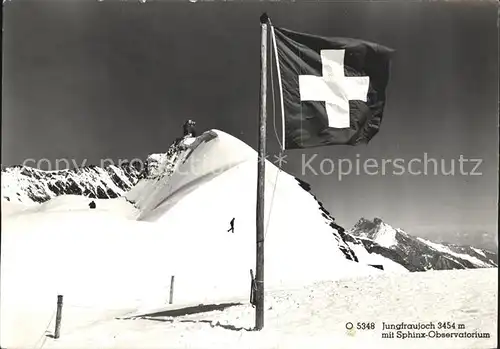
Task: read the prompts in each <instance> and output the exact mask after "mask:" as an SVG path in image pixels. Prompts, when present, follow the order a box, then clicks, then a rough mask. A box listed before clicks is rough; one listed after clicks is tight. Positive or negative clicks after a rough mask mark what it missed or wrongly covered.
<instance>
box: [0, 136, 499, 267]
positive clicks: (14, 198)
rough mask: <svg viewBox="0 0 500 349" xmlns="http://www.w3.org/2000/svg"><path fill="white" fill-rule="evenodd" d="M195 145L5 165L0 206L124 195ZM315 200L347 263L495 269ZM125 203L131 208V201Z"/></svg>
mask: <svg viewBox="0 0 500 349" xmlns="http://www.w3.org/2000/svg"><path fill="white" fill-rule="evenodd" d="M188 141H189V142H188ZM195 141H196V140H195V139H194V138H192V139H191V140H186V139H178V140H176V141H175V142H174V143H173V144H172V146H171V147H170V148H169V149H168V151H167V152H166V153H160V154H151V155H150V156H148V158H147V159H146V161H145V163H144V166H142V168H139V167H138V166H137V167H135V166H132V165H131V164H122V165H121V166H113V165H110V166H107V167H105V168H101V167H98V166H88V167H83V168H78V169H73V170H64V171H43V170H38V169H34V168H30V167H25V166H13V167H8V168H5V169H2V202H5V201H9V202H10V203H12V204H24V205H30V204H31V205H32V204H36V203H43V202H46V201H48V200H50V199H52V198H54V197H57V196H60V195H68V194H70V195H83V196H86V197H89V198H99V199H108V198H116V197H120V196H125V195H126V194H127V193H129V192H130V190H131V188H133V187H134V186H135V185H136V184H137V183H138V182H139V181H140V180H141V179H150V180H152V181H157V180H159V178H164V179H165V178H166V179H167V180H168V177H170V175H171V174H172V173H173V171H175V166H176V164H177V163H179V162H182V161H184V160H182V156H181V155H182V154H184V153H185V152H184V150H185V149H183V147H186V146H189V144H190V142H195ZM184 155H185V154H184ZM164 179H163V180H164ZM296 179H297V181H298V183H299V185H300V186H301V187H302V189H303V190H305V191H307V192H311V186H310V185H309V184H307V183H305V182H303V181H302V180H300V179H298V178H296ZM127 196H128V195H127ZM313 197H314V195H313ZM314 198H315V199H316V201H317V203H318V205H319V210H320V211H321V212H322V215H323V217H324V218H325V222H326V223H327V224H329V225H330V226H331V227H332V228H333V229H335V230H336V232H338V234H337V233H336V232H334V235H336V236H338V235H340V236H341V238H342V240H343V242H342V243H340V242H339V246H340V249H341V250H342V252H343V253H344V254H345V255H346V258H348V259H352V260H357V259H358V257H357V256H356V252H355V251H358V254H365V255H367V256H368V254H371V256H373V257H377V258H378V257H379V256H380V257H382V259H385V258H387V259H389V260H391V261H393V262H395V263H397V264H399V265H401V266H403V267H404V268H406V269H407V270H409V271H426V270H437V269H467V268H485V267H497V264H498V255H497V253H494V252H491V251H487V250H484V249H479V248H475V247H471V246H457V245H453V244H443V243H434V242H431V241H428V240H425V239H422V238H419V237H414V236H411V235H410V234H408V233H406V232H404V231H403V230H401V229H396V228H393V227H391V226H390V225H389V224H387V223H385V222H383V221H382V220H381V219H379V218H375V219H374V220H372V221H370V220H368V219H364V218H362V219H360V220H359V222H357V223H356V224H355V226H354V227H353V228H352V229H350V230H346V229H345V228H343V227H341V226H339V225H338V224H337V223H336V222H335V220H334V218H333V217H332V215H330V213H329V212H328V211H327V210H326V209H325V208H324V207H323V205H322V204H321V202H319V200H318V199H317V198H316V197H314ZM129 201H130V202H131V203H132V204H135V200H129ZM367 252H368V253H367ZM368 257H370V256H368Z"/></svg>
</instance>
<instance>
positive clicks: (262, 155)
mask: <svg viewBox="0 0 500 349" xmlns="http://www.w3.org/2000/svg"><path fill="white" fill-rule="evenodd" d="M268 21H269V20H268V17H267V14H266V13H263V14H262V16H260V28H261V45H260V69H261V75H260V110H259V111H260V115H259V154H258V159H257V164H258V165H257V210H256V228H257V234H256V235H257V236H256V237H257V249H256V264H257V265H256V268H255V294H254V296H255V299H254V301H255V329H256V330H257V331H259V330H261V329H262V328H263V327H264V193H265V191H264V183H265V162H266V109H267V100H266V97H267V26H268Z"/></svg>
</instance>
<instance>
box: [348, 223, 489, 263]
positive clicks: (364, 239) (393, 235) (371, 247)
mask: <svg viewBox="0 0 500 349" xmlns="http://www.w3.org/2000/svg"><path fill="white" fill-rule="evenodd" d="M348 234H349V235H348V236H349V237H350V238H352V241H350V242H351V244H355V245H357V244H362V245H363V246H364V247H365V248H366V249H367V250H368V251H369V252H372V253H378V254H381V255H383V256H385V257H387V258H390V259H392V260H394V261H396V262H397V263H399V264H401V265H403V266H404V267H406V268H407V269H408V270H410V271H425V270H430V269H467V268H486V267H496V266H497V263H498V256H497V254H496V253H494V252H491V251H487V250H482V249H479V248H475V247H471V246H457V245H453V244H445V243H435V242H431V241H429V240H426V239H422V238H417V237H414V236H411V235H410V234H408V233H407V232H405V231H403V230H402V229H399V228H394V227H392V226H390V225H389V224H387V223H386V222H384V221H383V220H382V219H380V218H375V219H373V221H370V220H368V219H365V218H361V219H360V220H359V221H358V222H357V223H356V224H355V225H354V227H353V228H352V229H351V230H349V231H348Z"/></svg>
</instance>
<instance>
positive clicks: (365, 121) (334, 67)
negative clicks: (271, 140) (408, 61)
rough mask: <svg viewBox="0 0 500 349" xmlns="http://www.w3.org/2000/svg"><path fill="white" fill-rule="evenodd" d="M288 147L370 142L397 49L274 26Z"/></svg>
mask: <svg viewBox="0 0 500 349" xmlns="http://www.w3.org/2000/svg"><path fill="white" fill-rule="evenodd" d="M272 34H273V41H274V44H275V49H276V52H277V58H278V73H279V79H280V86H281V92H282V98H283V114H284V116H283V119H284V137H283V138H284V141H285V142H284V143H285V149H294V148H311V147H318V146H324V145H333V144H348V145H357V144H360V143H368V142H369V141H370V139H372V137H373V136H374V135H375V134H376V133H377V132H378V130H379V127H380V124H381V122H382V116H383V110H384V105H385V89H386V86H387V83H388V80H389V67H390V54H391V53H392V52H393V50H391V49H389V48H387V47H384V46H381V45H378V44H374V43H371V42H367V41H362V40H357V39H348V38H327V37H321V36H315V35H309V34H303V33H297V32H293V31H290V30H287V29H283V28H277V27H272Z"/></svg>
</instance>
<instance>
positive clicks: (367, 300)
mask: <svg viewBox="0 0 500 349" xmlns="http://www.w3.org/2000/svg"><path fill="white" fill-rule="evenodd" d="M497 287H498V269H496V268H494V269H469V270H453V271H449V270H446V271H429V272H426V273H406V274H392V273H386V274H382V275H379V276H376V277H374V276H372V277H363V278H354V279H349V280H341V281H336V282H321V283H317V284H314V285H309V286H308V287H303V288H296V289H287V290H280V291H272V292H267V293H266V311H265V326H264V329H263V330H262V331H259V332H254V331H249V329H250V328H252V327H253V325H254V316H255V309H254V308H252V307H251V306H250V305H240V306H233V307H229V308H226V309H224V310H222V311H221V310H215V311H211V312H206V313H200V314H192V315H183V316H177V317H169V316H166V315H161V314H157V315H151V316H147V317H144V318H142V319H137V320H115V319H113V318H112V316H111V318H108V319H107V320H103V321H99V322H96V323H89V324H88V325H87V326H85V327H81V328H80V329H68V328H67V325H66V326H65V325H64V323H63V326H62V333H61V338H60V339H58V340H53V339H50V338H46V337H45V338H44V340H45V343H44V344H45V345H44V348H46V349H49V348H53V349H56V348H61V349H63V348H75V349H77V348H82V349H83V348H102V349H107V348H115V349H122V348H123V349H133V348H150V349H154V348H162V349H163V348H197V349H212V348H213V349H215V348H216V349H219V348H220V349H224V348H241V349H246V348H248V349H253V348H259V349H277V348H287V349H294V348H297V349H299V348H300V349H302V348H340V349H350V348H356V349H365V348H380V349H401V348H405V349H421V348H429V349H434V348H436V349H437V348H439V349H447V348H450V349H451V348H453V349H472V348H473V349H490V348H496V347H497V340H498V337H497V331H496V330H497V325H498V319H497V311H498V309H497V302H498V292H497ZM65 321H66V323H67V322H70V321H71V319H67V320H65ZM347 322H352V323H353V325H354V326H355V329H353V330H347V329H346V323H347ZM358 322H361V323H368V324H369V323H371V322H373V323H374V326H375V329H374V330H361V329H359V330H357V329H356V327H357V323H358ZM383 322H385V323H386V324H388V323H391V324H401V323H402V322H404V323H406V324H415V323H419V322H421V323H425V324H428V323H430V322H432V323H434V325H435V326H436V331H437V332H438V333H440V334H450V335H453V334H454V333H458V334H460V333H461V334H462V335H463V334H465V333H470V334H472V335H473V334H476V336H478V335H477V334H478V333H479V334H481V335H485V334H488V335H489V338H487V337H484V338H446V337H445V338H406V339H401V338H400V339H398V338H397V333H398V331H397V330H394V331H393V332H394V334H395V338H394V339H388V338H382V333H383V332H389V331H382V323H383ZM439 322H455V326H456V328H457V327H458V324H463V325H464V326H465V329H461V330H458V329H456V330H453V329H450V330H443V329H437V326H438V323H439ZM51 325H53V323H52V324H51ZM52 332H53V330H52V327H51V328H50V329H49V331H48V333H52ZM410 332H413V331H410ZM415 332H418V333H425V334H431V330H420V331H415ZM400 334H408V330H401V331H400ZM478 337H479V336H478Z"/></svg>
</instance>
